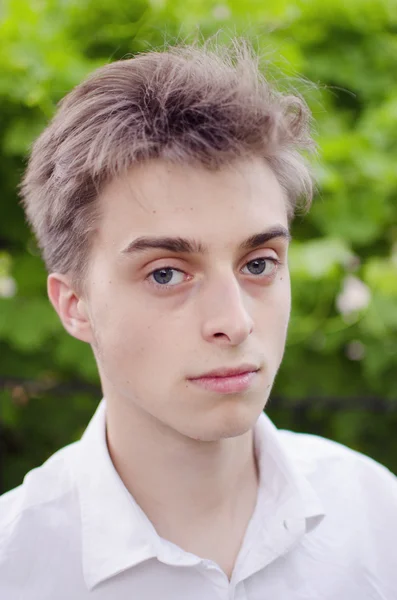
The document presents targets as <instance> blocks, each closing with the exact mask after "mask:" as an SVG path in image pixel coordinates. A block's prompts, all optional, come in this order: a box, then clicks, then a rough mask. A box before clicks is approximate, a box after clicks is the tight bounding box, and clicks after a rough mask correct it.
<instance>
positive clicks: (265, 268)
mask: <svg viewBox="0 0 397 600" xmlns="http://www.w3.org/2000/svg"><path fill="white" fill-rule="evenodd" d="M279 264H280V261H279V260H278V259H277V258H255V259H254V260H250V261H249V262H247V264H246V265H245V267H244V268H243V269H242V271H243V273H246V272H247V271H245V269H248V273H249V274H250V275H265V276H267V277H270V276H272V275H274V274H275V272H276V271H277V269H278V266H279Z"/></svg>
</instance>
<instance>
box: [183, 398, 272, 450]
mask: <svg viewBox="0 0 397 600" xmlns="http://www.w3.org/2000/svg"><path fill="white" fill-rule="evenodd" d="M227 404H228V403H226V406H224V407H222V410H216V411H213V412H211V414H208V416H207V417H206V418H205V419H203V421H202V422H201V423H200V427H197V425H198V423H197V422H196V427H195V429H196V431H195V434H193V435H192V436H191V437H193V438H195V439H198V440H202V441H206V442H215V441H218V440H221V439H226V438H233V437H238V436H240V435H244V434H245V433H247V431H250V430H251V429H253V427H254V426H255V423H256V422H257V420H258V418H259V415H260V414H261V412H262V410H263V403H262V404H261V405H260V406H252V405H251V406H248V405H242V404H234V405H227Z"/></svg>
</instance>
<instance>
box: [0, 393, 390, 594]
mask: <svg viewBox="0 0 397 600" xmlns="http://www.w3.org/2000/svg"><path fill="white" fill-rule="evenodd" d="M255 450H256V453H257V456H258V461H259V468H260V489H259V494H258V501H257V506H256V509H255V512H254V515H253V517H252V519H251V521H250V523H249V526H248V529H247V532H246V536H245V539H244V542H243V545H242V548H241V550H240V554H239V556H238V559H237V562H236V566H235V569H234V572H233V576H232V578H231V581H229V580H228V579H227V577H226V575H225V574H224V573H223V572H222V571H221V569H220V568H219V567H218V566H217V565H216V564H215V563H213V562H211V561H209V560H205V559H203V558H200V557H198V556H195V555H193V554H190V553H188V552H185V551H183V550H182V549H181V548H179V547H178V546H176V545H174V544H172V543H171V542H168V541H166V540H164V539H162V538H160V537H159V536H158V534H157V533H156V531H155V529H154V528H153V526H152V524H151V523H150V522H149V520H148V519H147V517H146V515H145V514H144V513H143V512H142V510H141V509H140V508H139V506H138V505H137V504H136V502H135V501H134V499H133V498H132V497H131V495H130V494H129V493H128V492H127V490H126V488H125V487H124V485H123V483H122V481H121V480H120V478H119V476H118V475H117V472H116V471H115V469H114V467H113V464H112V462H111V460H110V457H109V454H108V451H107V446H106V438H105V403H104V401H102V402H101V404H100V405H99V408H98V410H97V411H96V414H95V415H94V417H93V419H92V421H91V423H90V424H89V426H88V428H87V430H86V432H85V434H84V436H83V438H82V439H81V440H80V441H79V442H76V443H75V444H72V445H70V446H67V447H66V448H63V449H62V450H60V451H59V452H57V453H56V454H55V455H54V456H52V457H51V458H50V459H49V460H48V461H47V462H46V463H45V464H44V465H43V466H42V467H40V468H38V469H35V470H33V471H31V472H30V473H28V475H27V476H26V478H25V480H24V483H23V484H22V485H21V486H20V487H18V488H16V489H15V490H13V491H11V492H8V493H7V494H4V495H3V496H2V497H1V498H0V598H1V599H2V600H89V599H93V600H266V599H269V600H328V599H329V600H336V599H337V600H378V599H379V600H381V599H382V600H383V599H384V600H395V599H397V552H396V548H395V546H396V540H397V480H396V478H395V477H394V476H393V475H392V474H391V473H390V472H389V471H388V470H387V469H385V468H384V467H381V466H380V465H378V464H377V463H375V462H374V461H372V460H371V459H369V458H366V457H364V456H362V455H360V454H357V453H355V452H353V451H351V450H348V449H347V448H344V447H343V446H340V445H339V444H336V443H334V442H330V441H328V440H325V439H322V438H319V437H316V436H311V435H303V434H295V433H291V432H286V431H279V430H277V429H276V428H275V427H274V425H273V424H272V423H271V421H270V420H269V419H268V417H267V416H266V415H264V414H262V415H261V417H260V418H259V420H258V422H257V425H256V427H255Z"/></svg>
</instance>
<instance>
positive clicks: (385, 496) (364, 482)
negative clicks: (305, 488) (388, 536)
mask: <svg viewBox="0 0 397 600" xmlns="http://www.w3.org/2000/svg"><path fill="white" fill-rule="evenodd" d="M279 434H280V438H281V440H282V444H283V448H284V449H285V451H286V452H287V455H288V456H289V457H290V459H291V461H292V462H293V464H294V466H295V467H296V468H297V469H298V471H299V472H300V473H301V474H302V475H304V476H305V477H306V478H307V479H308V480H309V481H310V483H311V484H312V486H313V487H314V489H315V490H316V492H317V493H318V495H319V496H320V497H321V498H322V500H323V501H324V503H325V504H326V505H328V506H330V507H332V505H333V504H335V503H338V502H342V504H344V506H345V507H346V509H348V506H349V504H350V503H352V507H353V506H355V507H358V505H360V506H361V507H362V508H364V506H365V507H366V508H368V507H369V508H371V507H372V509H373V511H376V512H377V513H378V514H380V515H381V513H382V510H384V511H385V512H384V514H383V515H381V516H383V517H386V516H387V514H389V515H390V514H391V511H393V513H394V511H395V506H396V505H397V504H396V503H397V477H396V476H395V475H394V474H393V473H392V472H391V471H390V470H389V469H387V468H386V467H385V466H383V465H381V464H380V463H378V462H376V461H375V460H373V459H372V458H370V457H369V456H366V455H364V454H362V453H360V452H358V451H356V450H353V449H351V448H348V447H347V446H344V445H342V444H340V443H338V442H335V441H332V440H329V439H326V438H323V437H320V436H317V435H312V434H305V433H295V432H292V431H286V430H279ZM396 524H397V520H396Z"/></svg>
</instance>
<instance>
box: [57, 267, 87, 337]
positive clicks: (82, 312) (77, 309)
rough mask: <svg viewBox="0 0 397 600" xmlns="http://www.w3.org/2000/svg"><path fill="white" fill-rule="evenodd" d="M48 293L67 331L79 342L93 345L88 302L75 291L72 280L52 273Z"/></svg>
mask: <svg viewBox="0 0 397 600" xmlns="http://www.w3.org/2000/svg"><path fill="white" fill-rule="evenodd" d="M47 292H48V297H49V299H50V301H51V304H52V305H53V307H54V308H55V310H56V312H57V313H58V316H59V318H60V320H61V322H62V325H63V326H64V328H65V329H66V331H67V332H68V333H70V335H72V336H73V337H75V338H77V339H78V340H81V341H82V342H87V343H88V344H91V343H92V341H93V335H92V327H91V322H90V320H89V316H88V310H87V306H86V302H85V301H84V299H83V298H81V297H80V296H79V295H78V294H77V292H76V291H75V290H74V288H73V287H72V285H71V282H70V279H69V278H68V277H67V276H66V275H60V274H59V273H51V274H50V275H49V276H48V280H47Z"/></svg>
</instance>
